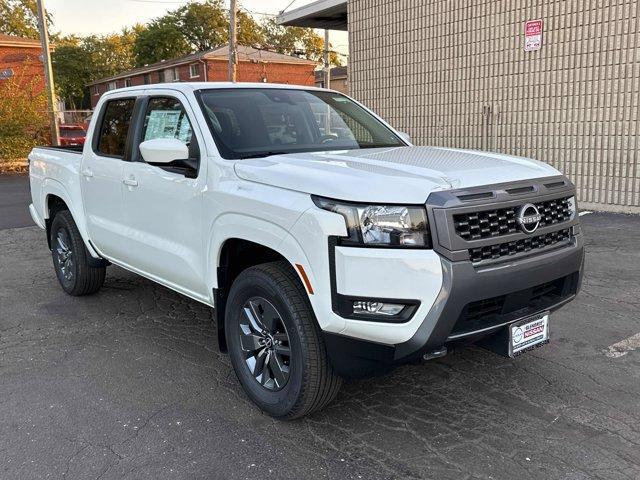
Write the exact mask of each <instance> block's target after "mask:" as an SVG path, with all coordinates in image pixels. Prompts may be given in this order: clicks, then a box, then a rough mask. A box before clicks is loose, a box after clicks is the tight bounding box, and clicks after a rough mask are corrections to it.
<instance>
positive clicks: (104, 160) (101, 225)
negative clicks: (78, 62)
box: [80, 97, 136, 260]
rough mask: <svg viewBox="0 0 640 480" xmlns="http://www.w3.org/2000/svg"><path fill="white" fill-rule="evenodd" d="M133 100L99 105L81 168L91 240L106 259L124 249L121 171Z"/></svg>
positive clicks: (116, 100)
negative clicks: (91, 136) (90, 139)
mask: <svg viewBox="0 0 640 480" xmlns="http://www.w3.org/2000/svg"><path fill="white" fill-rule="evenodd" d="M135 102H136V99H135V98H131V97H127V98H114V99H112V100H108V101H107V102H105V103H104V105H103V106H102V108H101V110H100V112H99V117H98V121H97V123H96V127H95V128H94V132H93V138H92V141H91V145H88V146H87V148H85V149H84V153H83V159H82V165H81V168H80V182H81V189H82V198H83V203H84V209H85V217H86V219H87V229H88V232H89V238H90V239H91V242H92V243H93V244H94V245H95V246H96V247H97V249H98V251H99V252H100V253H101V254H103V255H105V256H106V257H107V258H111V259H115V260H117V259H119V258H120V256H121V254H122V252H123V251H124V250H125V249H126V246H127V239H126V235H127V234H126V231H125V229H124V225H123V222H122V172H123V166H124V164H125V163H127V162H126V161H125V159H126V158H125V157H126V156H127V155H128V153H127V148H126V145H127V138H128V135H129V130H130V128H129V127H130V125H131V122H132V116H133V110H134V105H135Z"/></svg>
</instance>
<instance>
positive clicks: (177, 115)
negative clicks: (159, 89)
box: [142, 97, 193, 145]
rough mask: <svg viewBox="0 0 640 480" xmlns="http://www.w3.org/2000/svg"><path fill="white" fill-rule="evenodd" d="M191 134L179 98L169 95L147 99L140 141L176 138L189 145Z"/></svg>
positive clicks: (189, 125)
mask: <svg viewBox="0 0 640 480" xmlns="http://www.w3.org/2000/svg"><path fill="white" fill-rule="evenodd" d="M192 136H193V130H192V129H191V123H190V122H189V118H188V117H187V113H186V112H185V110H184V107H183V106H182V103H180V101H179V100H176V99H175V98H170V97H159V98H152V99H150V100H149V105H148V107H147V113H146V115H145V119H144V129H143V134H142V141H146V140H153V139H155V138H177V139H178V140H180V141H181V142H184V143H185V144H187V145H189V144H190V143H191V137H192Z"/></svg>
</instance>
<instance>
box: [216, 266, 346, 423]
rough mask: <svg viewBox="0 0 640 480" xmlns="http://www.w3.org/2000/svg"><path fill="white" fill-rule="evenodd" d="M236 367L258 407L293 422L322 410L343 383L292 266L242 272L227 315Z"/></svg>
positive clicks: (230, 352) (226, 322) (239, 377)
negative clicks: (334, 370)
mask: <svg viewBox="0 0 640 480" xmlns="http://www.w3.org/2000/svg"><path fill="white" fill-rule="evenodd" d="M225 332H226V338H227V345H228V348H229V355H230V358H231V363H232V365H233V369H234V370H235V373H236V376H237V377H238V380H239V381H240V383H241V384H242V387H243V388H244V390H245V392H246V393H247V395H248V396H249V398H251V400H252V401H253V402H254V403H255V404H256V405H258V407H259V408H260V409H261V410H263V411H265V412H267V413H268V414H269V415H271V416H273V417H276V418H283V419H293V418H297V417H301V416H304V415H307V414H309V413H311V412H313V411H315V410H319V409H321V408H323V407H324V406H325V405H327V404H328V403H329V402H331V401H332V400H333V399H334V398H335V396H336V395H337V393H338V391H339V389H340V386H341V384H342V380H341V378H340V377H338V376H337V375H336V374H335V373H334V372H333V369H332V368H331V365H330V364H329V361H328V358H327V352H326V348H325V345H324V342H323V340H322V334H321V332H320V328H319V327H318V325H317V322H316V319H315V317H314V314H313V310H312V309H311V305H310V304H309V299H308V298H307V296H306V293H305V291H304V290H303V288H302V285H301V284H300V281H299V280H298V278H297V275H296V273H295V271H294V270H293V269H292V268H291V266H290V265H289V264H288V263H287V262H273V263H267V264H263V265H258V266H255V267H251V268H249V269H247V270H245V271H243V272H242V273H241V274H240V275H239V276H238V278H237V279H236V280H235V282H234V283H233V286H232V287H231V291H230V293H229V299H228V302H227V308H226V313H225Z"/></svg>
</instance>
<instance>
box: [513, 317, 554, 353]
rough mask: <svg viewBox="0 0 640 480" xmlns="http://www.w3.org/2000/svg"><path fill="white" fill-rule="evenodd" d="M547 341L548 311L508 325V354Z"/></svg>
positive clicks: (521, 351) (531, 347)
mask: <svg viewBox="0 0 640 480" xmlns="http://www.w3.org/2000/svg"><path fill="white" fill-rule="evenodd" d="M545 343H549V313H548V312H545V313H542V314H540V315H536V316H535V317H529V318H525V319H524V320H521V321H519V322H516V323H514V324H512V325H510V326H509V356H510V357H517V356H518V355H520V354H522V353H524V352H526V351H527V350H531V349H533V348H536V347H539V346H541V345H544V344H545Z"/></svg>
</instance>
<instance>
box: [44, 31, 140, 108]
mask: <svg viewBox="0 0 640 480" xmlns="http://www.w3.org/2000/svg"><path fill="white" fill-rule="evenodd" d="M142 32H143V27H141V26H139V25H136V26H135V27H133V28H131V29H125V30H123V31H122V33H120V34H112V35H104V36H97V35H92V36H89V37H84V38H79V37H76V36H68V37H62V38H60V39H58V41H57V42H56V49H55V50H54V52H53V54H52V62H53V73H54V77H55V84H56V90H57V93H58V96H59V97H60V99H62V100H64V101H65V103H66V104H67V105H68V106H69V107H70V108H77V107H81V106H86V103H87V102H86V99H85V96H86V95H85V94H86V91H87V89H86V85H87V84H89V83H91V82H92V81H94V80H97V79H99V78H104V77H109V76H111V75H115V74H117V73H120V72H122V71H125V70H129V69H131V68H133V67H134V64H135V61H134V51H133V46H134V42H135V39H136V38H137V36H138V35H140V34H141V33H142Z"/></svg>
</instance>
